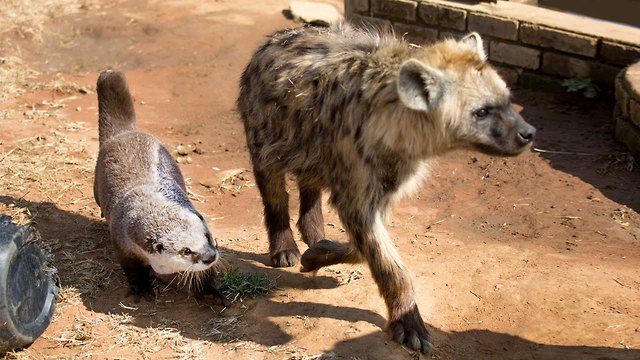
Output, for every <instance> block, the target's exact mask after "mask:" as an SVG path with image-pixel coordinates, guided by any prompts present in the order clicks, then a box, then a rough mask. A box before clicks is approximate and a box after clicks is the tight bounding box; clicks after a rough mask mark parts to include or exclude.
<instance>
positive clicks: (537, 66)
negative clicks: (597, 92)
mask: <svg viewBox="0 0 640 360" xmlns="http://www.w3.org/2000/svg"><path fill="white" fill-rule="evenodd" d="M345 8H346V10H347V17H348V18H353V17H357V18H358V21H360V22H365V23H366V22H370V23H373V24H376V27H378V28H380V27H381V26H382V25H383V24H387V25H388V26H389V27H393V29H394V30H395V31H396V34H397V35H399V36H403V37H404V38H405V39H407V40H409V41H411V42H414V43H417V44H428V43H431V42H433V41H435V39H442V38H444V37H454V38H457V37H460V36H462V35H464V34H465V33H468V32H471V31H476V32H478V33H480V34H481V35H482V37H483V38H484V40H485V45H486V46H487V47H488V49H487V53H488V54H489V60H490V61H491V62H492V63H493V64H494V65H497V66H499V67H500V69H501V73H502V74H506V75H507V76H505V80H507V81H508V82H509V84H510V85H521V86H531V85H535V84H539V83H541V82H539V81H532V80H535V79H534V77H532V76H531V75H532V74H533V75H535V74H537V75H540V76H541V77H540V79H544V80H545V81H544V83H548V80H554V79H555V81H556V82H557V83H558V84H559V83H560V82H561V81H562V80H563V79H566V78H572V77H589V78H591V79H592V80H593V81H594V82H595V83H597V84H598V85H599V86H600V87H602V88H605V89H613V87H614V82H615V76H616V74H617V73H618V72H619V71H620V70H622V68H624V67H625V66H627V65H629V64H631V63H633V62H634V61H638V60H640V29H638V28H635V27H632V26H626V25H621V24H616V23H612V22H608V21H603V20H597V19H592V18H588V17H585V16H579V15H573V14H566V13H563V12H558V11H553V10H549V9H545V8H540V7H536V6H531V5H526V4H520V3H517V2H513V1H498V2H497V3H488V2H476V3H473V2H471V3H470V2H462V1H445V0H370V1H366V0H345ZM374 19H375V21H374ZM387 25H385V26H382V27H387ZM525 73H526V74H527V76H526V78H523V74H525Z"/></svg>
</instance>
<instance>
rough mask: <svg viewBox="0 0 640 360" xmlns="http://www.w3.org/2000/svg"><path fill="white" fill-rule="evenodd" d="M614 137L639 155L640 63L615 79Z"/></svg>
mask: <svg viewBox="0 0 640 360" xmlns="http://www.w3.org/2000/svg"><path fill="white" fill-rule="evenodd" d="M615 118H616V137H617V138H618V140H620V141H622V142H623V143H625V144H626V145H627V147H628V148H629V149H630V150H631V152H632V153H634V154H637V155H640V62H638V63H636V64H634V65H631V66H629V67H628V68H626V69H625V70H624V71H622V72H621V73H620V74H619V75H618V77H617V78H616V110H615Z"/></svg>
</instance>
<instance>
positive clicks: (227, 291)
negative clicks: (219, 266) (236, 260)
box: [219, 268, 275, 302]
mask: <svg viewBox="0 0 640 360" xmlns="http://www.w3.org/2000/svg"><path fill="white" fill-rule="evenodd" d="M219 276H220V283H221V284H220V290H221V291H222V293H223V294H224V296H226V297H227V299H229V301H231V302H236V301H238V300H240V301H242V300H244V299H246V298H247V297H250V298H255V297H258V296H261V295H265V294H267V293H268V292H269V291H270V290H271V289H273V288H274V287H275V284H274V283H273V282H271V281H270V280H269V279H268V278H267V277H266V276H265V275H264V274H261V273H243V272H240V271H238V270H237V269H234V268H230V269H228V270H225V271H223V272H221V273H220V275H219Z"/></svg>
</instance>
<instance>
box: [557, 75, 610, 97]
mask: <svg viewBox="0 0 640 360" xmlns="http://www.w3.org/2000/svg"><path fill="white" fill-rule="evenodd" d="M562 86H563V87H565V88H567V91H568V92H582V95H583V96H584V97H586V98H588V99H595V98H597V97H598V95H599V94H600V91H602V90H601V89H600V87H599V86H598V85H596V84H594V83H593V82H592V81H591V78H588V77H576V78H571V79H565V80H564V81H563V82H562Z"/></svg>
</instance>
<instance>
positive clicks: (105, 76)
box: [97, 70, 136, 144]
mask: <svg viewBox="0 0 640 360" xmlns="http://www.w3.org/2000/svg"><path fill="white" fill-rule="evenodd" d="M97 90H98V114H99V116H98V132H99V138H100V144H102V143H103V142H104V141H107V140H109V139H110V138H112V137H114V136H116V135H118V134H120V133H123V132H125V131H130V130H135V128H136V113H135V110H134V108H133V99H132V98H131V93H130V92H129V86H128V85H127V79H126V78H125V76H124V74H123V73H121V72H118V71H111V70H107V71H103V72H101V73H100V76H99V77H98V84H97Z"/></svg>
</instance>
